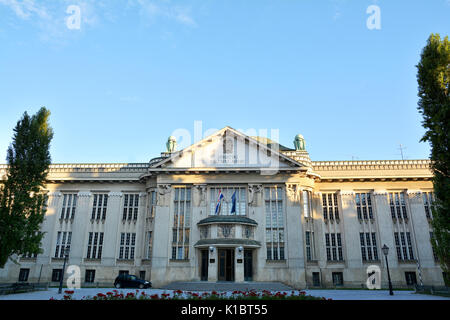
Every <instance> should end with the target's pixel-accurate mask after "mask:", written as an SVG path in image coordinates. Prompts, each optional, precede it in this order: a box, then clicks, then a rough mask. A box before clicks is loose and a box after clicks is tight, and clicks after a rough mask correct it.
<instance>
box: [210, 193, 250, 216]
mask: <svg viewBox="0 0 450 320" xmlns="http://www.w3.org/2000/svg"><path fill="white" fill-rule="evenodd" d="M219 198H220V199H219ZM209 206H210V210H209V214H210V215H240V216H245V215H246V214H247V213H246V210H247V188H245V187H220V188H219V187H214V188H210V204H209Z"/></svg>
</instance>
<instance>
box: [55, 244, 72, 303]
mask: <svg viewBox="0 0 450 320" xmlns="http://www.w3.org/2000/svg"><path fill="white" fill-rule="evenodd" d="M69 251H70V249H69V247H65V248H64V264H63V269H62V274H61V279H60V280H59V289H58V293H59V294H61V292H62V286H63V280H64V270H65V269H66V261H67V258H68V257H69Z"/></svg>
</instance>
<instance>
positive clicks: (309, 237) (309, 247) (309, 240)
mask: <svg viewBox="0 0 450 320" xmlns="http://www.w3.org/2000/svg"><path fill="white" fill-rule="evenodd" d="M305 244H306V260H307V261H312V260H314V259H315V254H314V232H312V231H306V233H305Z"/></svg>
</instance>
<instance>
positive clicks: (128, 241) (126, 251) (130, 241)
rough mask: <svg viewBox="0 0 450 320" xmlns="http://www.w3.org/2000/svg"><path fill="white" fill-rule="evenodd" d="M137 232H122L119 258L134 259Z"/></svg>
mask: <svg viewBox="0 0 450 320" xmlns="http://www.w3.org/2000/svg"><path fill="white" fill-rule="evenodd" d="M135 245H136V233H129V232H122V233H121V234H120V246H119V259H125V260H133V259H134V247H135Z"/></svg>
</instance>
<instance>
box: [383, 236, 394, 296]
mask: <svg viewBox="0 0 450 320" xmlns="http://www.w3.org/2000/svg"><path fill="white" fill-rule="evenodd" d="M381 250H382V251H383V254H384V258H385V259H386V268H387V274H388V281H389V295H391V296H393V295H394V292H393V291H392V283H391V275H390V274H389V264H388V260H387V256H388V253H389V247H388V246H387V245H386V244H384V245H383V248H381Z"/></svg>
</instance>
